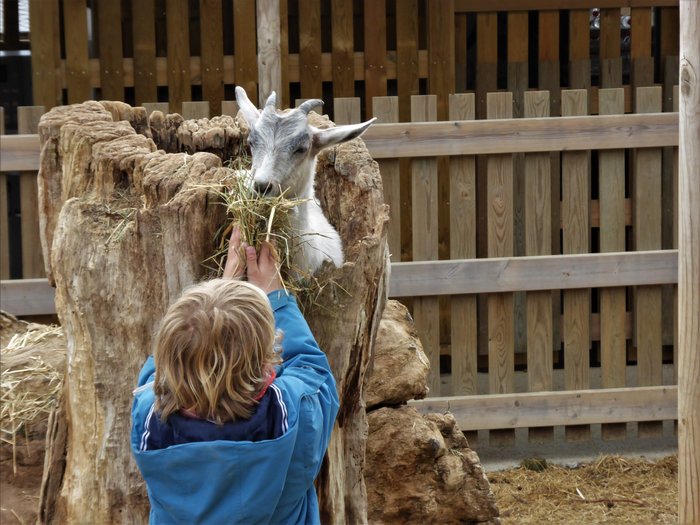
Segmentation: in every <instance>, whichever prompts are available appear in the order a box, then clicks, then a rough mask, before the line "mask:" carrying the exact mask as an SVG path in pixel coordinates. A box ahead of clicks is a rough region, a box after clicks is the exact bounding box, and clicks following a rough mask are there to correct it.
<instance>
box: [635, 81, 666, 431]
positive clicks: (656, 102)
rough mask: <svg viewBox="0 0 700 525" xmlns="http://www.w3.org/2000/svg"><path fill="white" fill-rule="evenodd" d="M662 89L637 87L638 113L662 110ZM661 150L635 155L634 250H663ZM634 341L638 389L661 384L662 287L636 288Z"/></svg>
mask: <svg viewBox="0 0 700 525" xmlns="http://www.w3.org/2000/svg"><path fill="white" fill-rule="evenodd" d="M661 96H662V93H661V87H660V86H658V87H642V88H637V93H636V96H635V102H636V108H635V111H636V112H637V113H646V112H655V111H660V110H661ZM661 177H662V173H661V148H646V149H640V150H637V151H636V152H635V158H634V169H633V184H632V187H633V188H634V203H635V207H634V209H635V213H634V226H633V231H634V247H635V250H655V249H660V248H661V216H662V210H661ZM634 307H635V336H636V337H635V340H636V342H637V373H638V376H637V377H638V384H639V386H653V385H661V384H662V382H663V377H662V374H661V370H662V366H663V354H662V344H663V340H662V328H663V327H662V317H661V286H637V287H636V288H635V301H634ZM662 432H663V428H662V426H661V422H648V423H644V424H640V425H639V436H640V437H657V436H659V435H661V434H662Z"/></svg>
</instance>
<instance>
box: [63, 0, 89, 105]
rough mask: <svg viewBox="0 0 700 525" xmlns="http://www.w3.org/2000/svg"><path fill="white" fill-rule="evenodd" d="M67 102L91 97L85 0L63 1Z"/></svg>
mask: <svg viewBox="0 0 700 525" xmlns="http://www.w3.org/2000/svg"><path fill="white" fill-rule="evenodd" d="M63 20H64V35H65V41H66V42H65V46H66V90H67V91H68V103H69V104H75V103H77V102H84V101H85V100H88V99H90V98H92V89H91V88H90V75H89V72H90V66H89V63H88V32H87V30H88V26H87V6H86V4H85V0H64V1H63Z"/></svg>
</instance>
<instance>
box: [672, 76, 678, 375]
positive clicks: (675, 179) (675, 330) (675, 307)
mask: <svg viewBox="0 0 700 525" xmlns="http://www.w3.org/2000/svg"><path fill="white" fill-rule="evenodd" d="M678 96H679V95H678V86H676V89H675V90H674V93H673V111H678V105H679V100H678ZM673 153H674V155H673V166H672V174H673V190H672V192H673V212H672V215H673V246H672V248H674V249H676V250H677V249H678V202H679V201H678V199H679V195H678V175H679V172H678V169H679V165H678V160H679V159H678V148H673ZM673 383H674V384H678V286H674V287H673Z"/></svg>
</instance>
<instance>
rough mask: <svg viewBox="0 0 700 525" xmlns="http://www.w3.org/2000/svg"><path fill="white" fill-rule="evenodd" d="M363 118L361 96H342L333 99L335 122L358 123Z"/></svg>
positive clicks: (339, 123)
mask: <svg viewBox="0 0 700 525" xmlns="http://www.w3.org/2000/svg"><path fill="white" fill-rule="evenodd" d="M361 120H362V115H361V114H360V99H359V98H357V97H341V98H336V99H334V100H333V122H335V123H336V124H338V125H341V124H357V123H358V122H360V121H361Z"/></svg>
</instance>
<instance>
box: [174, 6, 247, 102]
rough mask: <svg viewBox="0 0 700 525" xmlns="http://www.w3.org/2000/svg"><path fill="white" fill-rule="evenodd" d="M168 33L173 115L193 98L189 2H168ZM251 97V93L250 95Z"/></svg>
mask: <svg viewBox="0 0 700 525" xmlns="http://www.w3.org/2000/svg"><path fill="white" fill-rule="evenodd" d="M165 5H166V7H165V9H166V21H167V31H168V103H169V105H170V111H172V112H173V113H181V112H182V103H183V102H184V101H186V100H190V98H191V87H190V29H189V14H188V13H189V10H188V5H187V0H166V4H165ZM249 95H250V93H249Z"/></svg>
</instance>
